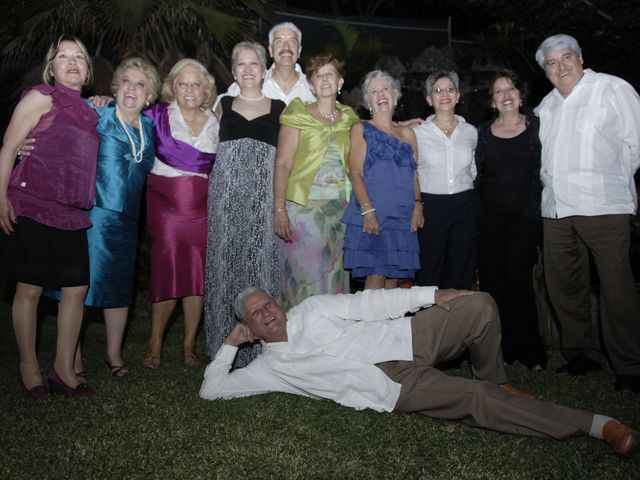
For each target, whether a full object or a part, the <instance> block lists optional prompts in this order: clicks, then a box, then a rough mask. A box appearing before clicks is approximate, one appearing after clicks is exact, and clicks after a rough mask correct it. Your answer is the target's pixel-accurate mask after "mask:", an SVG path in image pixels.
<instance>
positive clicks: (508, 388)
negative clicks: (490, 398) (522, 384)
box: [500, 383, 536, 400]
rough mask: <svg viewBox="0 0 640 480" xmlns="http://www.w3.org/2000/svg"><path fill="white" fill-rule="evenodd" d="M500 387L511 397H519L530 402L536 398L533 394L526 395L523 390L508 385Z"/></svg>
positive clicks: (504, 384)
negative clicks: (511, 395) (528, 399)
mask: <svg viewBox="0 0 640 480" xmlns="http://www.w3.org/2000/svg"><path fill="white" fill-rule="evenodd" d="M500 386H501V387H502V388H504V389H505V390H506V391H507V392H509V393H511V394H513V395H519V396H521V397H526V398H530V399H532V400H533V399H535V398H536V396H535V395H534V394H533V393H528V392H525V391H524V390H520V389H519V388H518V387H514V386H513V385H512V384H510V383H503V384H501V385H500Z"/></svg>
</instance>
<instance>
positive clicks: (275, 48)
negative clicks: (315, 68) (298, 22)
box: [269, 28, 302, 66]
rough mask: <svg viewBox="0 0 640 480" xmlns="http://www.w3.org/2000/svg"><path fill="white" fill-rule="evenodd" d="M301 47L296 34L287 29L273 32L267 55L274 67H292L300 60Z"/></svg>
mask: <svg viewBox="0 0 640 480" xmlns="http://www.w3.org/2000/svg"><path fill="white" fill-rule="evenodd" d="M300 52H302V46H301V45H300V40H299V39H298V34H297V33H296V32H294V31H293V30H290V29H288V28H280V29H278V30H276V31H275V32H273V41H272V42H271V45H269V54H270V55H271V57H272V58H273V62H274V63H275V64H276V66H280V65H283V66H293V65H295V64H296V62H297V61H298V58H300Z"/></svg>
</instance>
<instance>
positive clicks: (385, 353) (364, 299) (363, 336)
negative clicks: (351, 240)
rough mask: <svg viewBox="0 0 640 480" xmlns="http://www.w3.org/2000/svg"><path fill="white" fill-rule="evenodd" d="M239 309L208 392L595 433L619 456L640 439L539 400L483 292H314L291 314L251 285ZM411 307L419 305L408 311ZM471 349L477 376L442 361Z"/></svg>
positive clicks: (518, 430) (557, 434)
mask: <svg viewBox="0 0 640 480" xmlns="http://www.w3.org/2000/svg"><path fill="white" fill-rule="evenodd" d="M431 305H435V306H432V307H431V308H424V307H428V306H431ZM234 308H235V312H236V315H237V316H238V318H240V319H241V321H240V322H239V323H238V324H237V325H236V326H235V327H234V329H233V330H232V331H231V333H230V334H229V336H228V337H227V339H226V340H225V344H224V345H223V346H222V348H220V350H219V351H218V353H217V354H216V357H215V359H214V360H213V362H211V364H210V365H209V366H208V367H207V369H206V370H205V373H204V382H203V383H202V387H201V388H200V396H201V397H202V398H205V399H211V400H213V399H218V398H224V399H230V398H235V397H242V396H247V395H257V394H261V393H268V392H285V393H293V394H296V395H304V396H307V397H312V398H326V399H330V400H333V401H335V402H337V403H339V404H341V405H344V406H347V407H352V408H355V409H363V408H371V409H374V410H377V411H380V412H382V411H387V412H390V411H393V410H397V411H400V412H415V413H421V414H424V415H428V416H431V417H437V418H443V419H448V420H460V421H463V422H465V423H467V424H469V425H473V426H480V427H484V428H489V429H492V430H497V431H500V432H506V433H513V434H521V435H533V436H538V437H552V438H556V439H565V438H568V437H572V436H576V435H583V434H588V435H591V436H592V437H596V438H599V439H602V440H604V441H606V442H607V443H608V444H609V445H611V447H613V449H614V450H615V452H616V453H617V454H618V455H620V456H622V457H629V456H631V455H632V454H633V453H634V452H635V450H637V448H638V445H639V444H640V434H639V433H638V432H637V431H634V430H632V429H630V428H629V427H627V426H625V425H623V424H622V423H620V422H619V421H617V420H614V419H612V418H609V417H605V416H603V415H597V414H593V413H589V412H586V411H583V410H574V409H572V408H568V407H563V406H560V405H554V404H552V403H548V402H543V401H540V400H536V399H534V398H533V397H532V396H531V395H528V394H526V393H524V392H522V391H520V390H518V389H517V388H515V387H514V386H512V385H511V384H509V383H507V377H506V374H505V371H504V367H503V364H502V352H501V350H500V320H499V317H498V312H497V308H496V305H495V302H494V301H493V299H492V298H491V297H490V296H489V295H487V294H485V293H480V292H470V291H462V290H438V289H437V288H436V287H414V288H411V289H393V290H366V291H364V292H360V293H356V294H355V295H319V296H316V297H311V298H308V299H306V300H305V301H303V302H302V303H300V304H299V305H297V306H296V307H294V308H292V309H291V310H289V312H288V313H286V314H285V312H284V310H283V309H282V307H281V306H280V305H279V304H278V302H277V301H276V300H274V299H273V298H272V297H271V296H270V295H269V294H268V293H267V292H266V291H264V290H262V289H260V288H255V287H249V288H247V289H245V290H244V291H242V292H241V293H240V294H239V295H238V296H237V297H236V300H235V303H234ZM420 309H422V310H420ZM418 310H420V311H418ZM408 311H411V312H416V311H418V312H417V313H416V314H415V315H414V316H410V317H408V316H405V314H406V312H408ZM258 339H259V340H261V341H262V354H261V355H260V356H258V358H256V359H255V360H254V361H253V362H251V363H250V364H249V365H248V366H246V367H244V368H240V369H237V370H234V371H233V372H231V373H229V371H230V369H231V365H232V363H233V360H234V358H235V355H236V352H237V349H238V345H241V344H243V343H245V342H253V341H255V340H258ZM465 349H468V351H469V355H470V359H471V368H472V371H473V375H474V377H475V379H468V378H461V377H455V376H448V375H446V374H444V373H442V372H441V371H439V370H438V369H436V368H435V367H434V366H435V365H437V364H440V363H443V362H447V361H449V360H452V359H455V358H456V357H458V356H460V355H461V354H462V353H463V352H464V350H465Z"/></svg>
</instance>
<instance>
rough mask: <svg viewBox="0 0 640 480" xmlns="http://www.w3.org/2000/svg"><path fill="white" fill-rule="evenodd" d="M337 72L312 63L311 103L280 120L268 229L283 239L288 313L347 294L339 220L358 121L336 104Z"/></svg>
mask: <svg viewBox="0 0 640 480" xmlns="http://www.w3.org/2000/svg"><path fill="white" fill-rule="evenodd" d="M343 68H344V63H343V62H341V61H339V60H338V59H336V58H335V57H333V56H332V55H315V56H314V57H312V58H311V59H310V60H309V62H308V64H307V69H306V70H307V78H308V79H309V83H310V86H311V90H312V92H313V93H314V95H315V96H316V99H317V100H316V101H315V102H302V101H301V100H300V99H294V100H293V101H292V102H291V103H290V104H289V106H288V107H287V109H286V110H285V111H284V113H283V114H282V117H281V118H280V123H281V125H282V126H281V128H280V135H279V138H278V151H277V156H276V167H275V173H274V186H273V190H274V218H273V224H274V230H275V232H276V233H277V234H278V236H280V238H282V240H284V242H282V257H283V263H284V265H283V285H282V287H283V296H284V303H285V305H286V307H292V306H294V305H296V304H298V303H299V302H301V301H302V300H304V299H305V298H307V297H309V296H311V295H317V294H322V293H347V292H348V291H349V276H348V274H347V273H346V272H345V271H344V269H343V268H342V245H343V240H344V225H343V224H342V223H341V222H340V219H341V217H342V214H343V212H344V209H345V208H346V206H347V202H348V200H349V197H350V196H351V184H350V183H349V177H348V168H347V161H348V157H349V132H350V130H351V127H352V126H353V125H354V124H355V123H357V122H359V119H358V116H357V115H356V114H355V112H354V111H353V110H352V109H351V108H350V107H348V106H346V105H342V104H340V103H338V102H337V101H336V97H337V95H338V93H339V91H340V88H341V87H342V84H343V82H344V80H343V78H342V76H343V71H344V70H343Z"/></svg>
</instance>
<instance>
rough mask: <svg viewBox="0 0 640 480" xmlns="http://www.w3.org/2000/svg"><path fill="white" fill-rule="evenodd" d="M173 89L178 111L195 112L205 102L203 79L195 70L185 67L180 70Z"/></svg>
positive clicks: (188, 66)
mask: <svg viewBox="0 0 640 480" xmlns="http://www.w3.org/2000/svg"><path fill="white" fill-rule="evenodd" d="M173 88H174V91H175V96H176V101H177V102H178V106H179V107H180V110H195V109H199V108H200V107H202V104H203V103H204V100H205V91H204V88H205V87H204V81H203V78H202V76H201V75H200V72H199V71H198V70H197V69H196V68H194V67H192V66H190V65H187V66H186V67H184V68H183V69H182V70H180V73H179V74H178V75H177V76H176V79H175V82H174V84H173Z"/></svg>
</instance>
